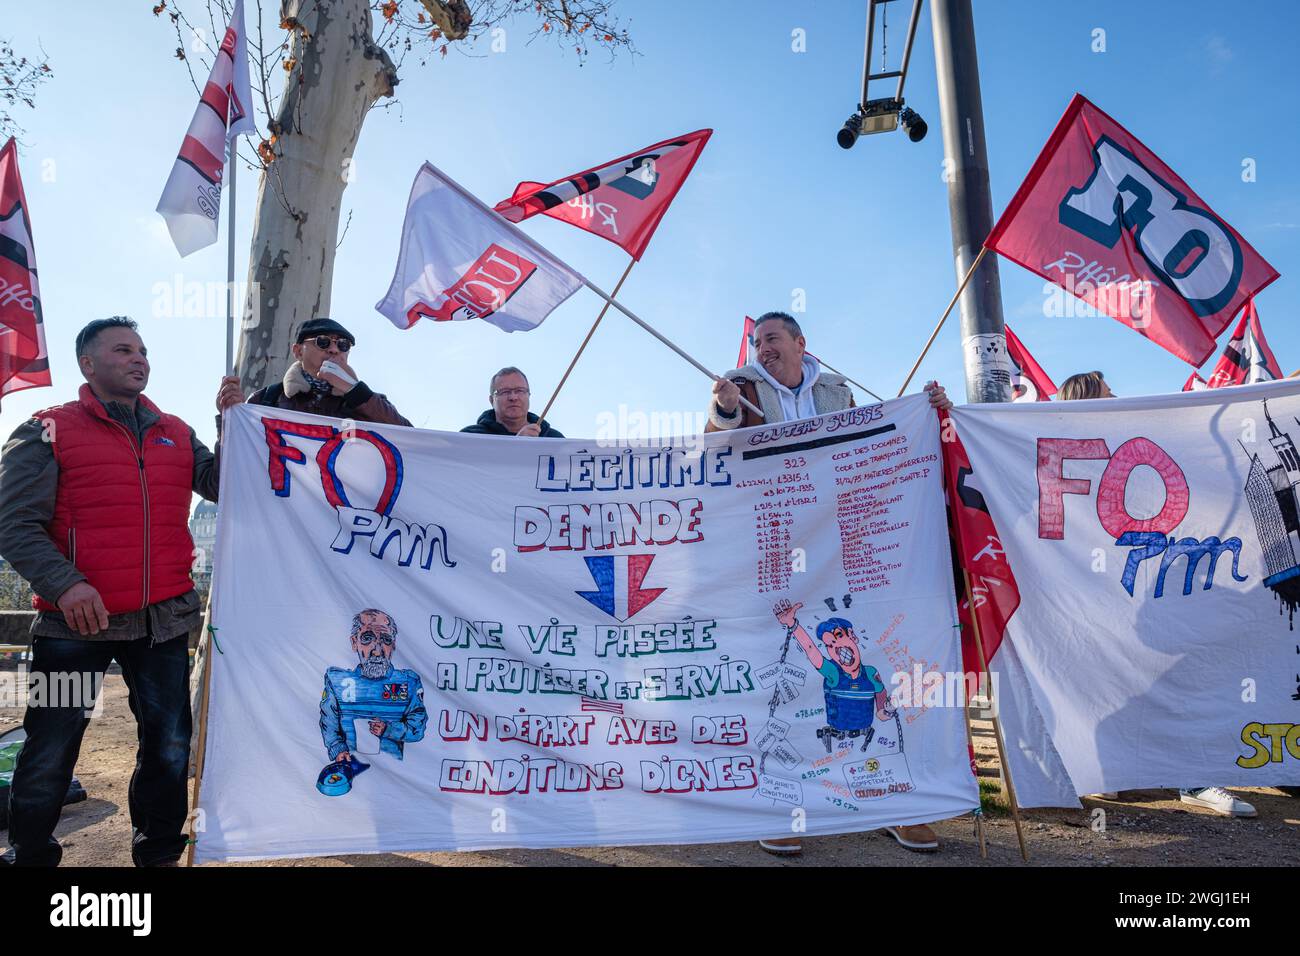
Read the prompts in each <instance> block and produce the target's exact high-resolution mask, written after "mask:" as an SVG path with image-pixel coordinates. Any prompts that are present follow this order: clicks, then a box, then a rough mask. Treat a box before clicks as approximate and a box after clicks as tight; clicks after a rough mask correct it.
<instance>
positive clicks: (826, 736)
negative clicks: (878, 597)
mask: <svg viewBox="0 0 1300 956" xmlns="http://www.w3.org/2000/svg"><path fill="white" fill-rule="evenodd" d="M801 607H803V605H802V604H793V605H792V604H791V603H790V602H789V601H786V600H781V601H778V602H777V603H776V605H775V606H774V607H773V608H772V613H773V614H775V615H776V619H777V620H778V621H780V622H781V623H782V624H784V625H785V628H786V631H787V633H789V634H791V635H792V636H793V637H794V639H795V640H796V641H798V642H799V646H800V647H802V648H803V652H804V653H805V654H806V655H808V660H809V662H810V663H811V664H812V666H813V667H815V668H816V669H817V671H818V673H820V674H821V675H822V682H823V683H822V690H823V692H824V694H825V695H826V724H827V726H825V727H823V728H822V729H820V730H818V731H817V736H818V737H819V738H821V740H822V742H823V743H824V744H825V745H826V752H827V753H830V751H831V742H832V741H834V740H843V739H846V738H854V737H863V738H864V740H863V741H862V749H863V750H864V751H865V750H866V749H867V746H868V745H869V744H870V743H871V739H872V737H874V736H875V733H876V728H875V727H873V726H872V724H873V722H874V718H875V717H879V718H880V719H881V720H889V719H890V718H891V717H893V716H894V711H893V709H892V708H890V706H889V693H888V691H886V690H885V684H884V681H882V680H881V679H880V673H879V672H878V671H877V670H876V669H875V668H874V667H872V666H870V665H869V664H863V663H862V655H861V654H860V653H859V651H858V639H857V637H856V636H855V635H854V633H853V624H852V623H851V622H849V621H847V620H845V619H844V618H842V617H832V618H829V619H827V620H825V621H822V622H821V623H820V624H818V625H817V638H818V640H820V641H821V643H822V647H824V648H825V653H823V652H822V650H821V648H819V647H818V646H817V645H816V644H815V643H814V642H813V639H812V638H811V637H809V636H808V632H807V631H806V630H804V627H803V625H802V624H800V623H799V621H798V619H797V618H796V617H795V614H797V613H798V611H799V609H800V608H801Z"/></svg>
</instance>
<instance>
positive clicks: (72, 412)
mask: <svg viewBox="0 0 1300 956" xmlns="http://www.w3.org/2000/svg"><path fill="white" fill-rule="evenodd" d="M135 329H136V325H135V323H134V322H132V321H131V320H130V319H127V318H123V317H121V316H115V317H113V318H110V319H101V320H98V321H95V322H91V323H90V324H89V325H87V326H86V327H85V328H84V329H82V330H81V332H80V334H78V336H77V361H78V363H79V364H80V366H81V372H82V374H83V375H84V376H85V377H86V384H85V385H83V386H81V391H80V393H79V395H78V398H77V400H76V401H75V402H68V403H66V404H64V405H58V406H55V407H54V408H48V409H46V410H44V411H41V412H37V413H36V414H35V415H34V416H33V417H32V418H31V419H30V420H29V421H27V422H26V423H24V424H23V425H21V426H19V427H18V429H17V430H16V431H15V432H14V434H13V436H12V437H11V438H10V439H9V441H8V443H7V444H6V445H5V446H4V452H3V455H2V456H0V556H3V557H4V559H5V560H6V561H8V562H9V563H10V564H11V565H13V567H14V569H15V570H16V571H17V572H18V573H19V574H20V575H22V576H23V578H25V579H26V580H27V581H28V582H29V583H30V584H31V586H32V590H33V592H34V593H35V598H34V600H33V603H34V604H35V606H36V611H37V614H36V619H35V621H34V622H33V624H32V662H31V672H30V689H29V696H28V704H27V711H26V713H25V714H24V716H23V729H24V730H25V731H26V732H27V741H26V743H25V744H24V745H23V749H22V750H21V751H20V752H19V756H18V763H17V766H16V767H15V768H14V777H13V784H12V788H11V790H10V796H9V843H10V847H11V848H10V850H9V851H8V852H7V853H6V854H4V856H3V857H0V865H4V864H10V865H19V866H25V865H33V866H41V865H47V866H53V865H57V864H58V862H59V859H60V858H61V856H62V850H61V848H60V847H59V844H58V841H57V840H55V839H54V836H53V834H54V827H55V824H57V823H58V821H59V812H60V809H61V808H62V805H63V798H64V795H65V794H66V793H67V790H68V784H69V783H70V782H71V780H72V771H73V768H74V767H75V765H76V762H77V755H78V753H79V751H80V749H81V738H82V735H83V734H84V733H85V730H86V725H87V723H88V721H89V714H90V711H91V709H92V708H93V707H94V705H95V697H96V696H97V695H98V693H99V689H100V686H101V684H102V682H103V677H104V672H105V670H106V669H107V668H108V666H109V664H110V663H111V662H112V661H114V660H116V661H117V662H118V664H120V665H121V668H122V676H123V678H124V679H125V681H126V686H127V690H128V692H129V695H130V704H131V712H132V713H133V714H134V715H135V717H136V720H137V721H138V722H139V725H140V726H139V737H140V747H139V750H138V751H137V754H136V768H135V774H134V775H133V776H132V778H131V789H130V793H129V802H130V811H131V826H132V828H133V830H134V839H133V842H132V848H131V856H132V859H133V860H134V861H135V863H136V865H137V866H157V865H170V864H174V863H175V862H176V861H177V860H178V859H179V858H180V855H181V852H182V850H184V848H185V834H184V826H185V817H186V812H187V809H188V800H187V794H186V778H187V774H188V765H189V745H190V706H189V655H188V646H187V644H188V642H187V641H186V635H187V634H188V633H189V632H190V630H191V629H193V627H194V626H196V624H197V622H198V619H199V614H200V602H199V597H198V595H197V594H196V593H195V591H194V583H193V581H192V580H191V579H190V567H191V565H192V564H193V561H194V554H193V551H194V543H193V541H191V539H190V534H189V525H188V521H189V513H190V495H191V492H198V493H199V494H200V495H202V496H203V497H205V498H207V499H209V500H210V501H216V500H217V473H218V472H217V460H216V456H215V455H213V453H212V452H210V451H208V449H207V448H205V447H204V446H203V444H202V443H201V442H200V441H199V440H198V439H197V438H196V437H195V436H194V431H193V429H191V428H190V427H189V426H188V425H186V424H185V423H184V422H183V421H181V420H180V419H179V418H177V417H176V416H175V415H168V414H166V413H165V412H161V411H159V410H158V408H157V407H156V406H155V405H154V404H153V403H152V402H151V401H149V399H147V398H145V397H144V394H143V392H144V388H145V385H146V384H147V383H148V381H149V360H148V358H147V351H146V349H145V347H144V342H143V341H141V339H140V336H139V335H138V334H136V331H135ZM38 688H40V689H42V690H43V692H42V693H37V690H38Z"/></svg>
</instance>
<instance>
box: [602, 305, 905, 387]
mask: <svg viewBox="0 0 1300 956" xmlns="http://www.w3.org/2000/svg"><path fill="white" fill-rule="evenodd" d="M614 294H615V295H617V294H618V292H617V290H615V293H614ZM817 361H818V362H820V363H821V366H822V368H824V369H826V370H827V371H828V372H834V373H835V374H836V375H844V373H843V372H841V371H840V370H839V369H837V368H836V367H835V366H834V365H832V364H830V362H826V361H823V360H822V359H820V358H819V359H817ZM844 381H846V382H852V384H854V385H856V386H857V387H858V388H860V389H862V390H863V391H864V392H866V393H867V394H868V395H870V396H871V397H872V398H874V399H875V400H876V401H878V402H883V401H884V399H883V398H881V397H880V396H879V395H877V394H876V393H875V392H873V391H872V390H871V389H869V388H867V386H865V385H863V384H862V383H861V382H858V381H854V380H853V379H851V378H849V377H848V376H847V375H844Z"/></svg>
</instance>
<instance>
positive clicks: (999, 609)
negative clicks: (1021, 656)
mask: <svg viewBox="0 0 1300 956" xmlns="http://www.w3.org/2000/svg"><path fill="white" fill-rule="evenodd" d="M939 423H940V433H941V434H942V435H943V436H945V447H944V454H943V477H944V487H945V489H946V491H947V495H948V519H949V523H950V524H951V526H952V542H953V548H954V549H955V550H956V557H957V562H958V567H959V568H960V569H961V570H964V571H966V573H967V574H969V575H970V597H969V598H968V597H967V595H966V594H965V593H964V588H963V593H962V594H961V595H960V597H959V598H958V600H957V612H958V615H959V617H960V620H961V655H962V666H963V667H964V668H965V670H966V672H967V673H979V671H980V670H981V668H980V659H979V651H978V650H977V649H976V645H975V628H974V626H973V624H972V618H971V613H972V608H971V603H972V599H973V601H974V605H975V606H974V609H973V610H974V614H975V616H976V617H977V618H978V619H979V630H980V637H981V638H982V643H983V645H984V659H985V660H986V661H992V660H993V655H994V654H995V653H996V652H997V649H998V648H999V647H1000V646H1001V645H1002V638H1003V636H1004V634H1005V633H1006V629H1007V621H1009V620H1010V619H1011V615H1012V614H1014V613H1015V612H1016V608H1018V607H1019V606H1020V588H1019V587H1018V586H1017V584H1016V576H1015V575H1014V574H1012V573H1011V566H1010V565H1009V564H1007V556H1006V554H1005V553H1004V552H1003V550H1002V541H1001V539H1000V538H999V537H998V529H997V528H996V527H995V526H994V524H993V517H992V516H991V515H990V514H989V509H988V505H987V504H985V502H984V495H983V494H982V493H981V492H980V490H979V488H978V486H977V484H976V481H975V473H974V469H972V468H971V464H970V459H969V458H968V457H967V456H966V449H965V447H964V446H963V445H962V443H961V439H960V438H958V437H957V433H956V431H955V429H954V426H953V423H952V419H950V418H949V417H948V415H947V414H946V413H940V415H939ZM948 438H951V441H948V440H947V439H948Z"/></svg>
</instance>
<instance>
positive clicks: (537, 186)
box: [493, 129, 713, 260]
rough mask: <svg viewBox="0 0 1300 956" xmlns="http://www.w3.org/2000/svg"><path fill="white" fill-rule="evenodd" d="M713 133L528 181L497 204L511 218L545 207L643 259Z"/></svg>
mask: <svg viewBox="0 0 1300 956" xmlns="http://www.w3.org/2000/svg"><path fill="white" fill-rule="evenodd" d="M712 135H713V130H711V129H701V130H696V131H695V132H694V133H687V134H686V135H685V136H678V137H676V138H675V139H666V140H664V141H663V142H661V143H655V144H654V145H653V146H647V147H646V148H645V149H642V150H639V151H637V152H635V153H628V154H627V155H626V156H620V157H619V158H618V159H615V160H613V161H611V162H609V163H606V164H605V165H603V166H597V167H593V168H592V169H587V170H584V171H583V172H580V173H575V174H574V175H572V176H568V177H566V178H564V179H557V180H555V181H554V182H550V183H533V182H523V183H520V184H519V185H518V186H516V187H515V191H514V194H513V195H512V196H511V197H510V198H509V199H503V200H502V201H501V202H499V203H497V204H496V206H494V207H493V208H494V209H495V210H496V211H497V212H499V213H501V215H502V216H504V217H505V218H506V219H508V220H509V221H510V222H522V221H523V220H525V219H527V218H529V217H530V216H535V215H537V214H538V213H545V214H546V215H548V216H551V217H552V218H554V219H559V220H562V221H563V222H567V223H570V224H572V225H574V226H577V227H578V228H579V229H585V230H587V231H588V232H591V233H595V234H596V235H598V236H601V237H602V238H604V239H608V240H609V241H610V242H612V243H614V244H615V245H618V246H621V247H622V248H623V250H624V251H626V252H627V254H628V255H630V256H631V257H632V258H633V259H638V260H639V259H640V258H641V255H642V254H643V253H644V252H645V248H646V246H647V245H649V243H650V237H651V236H652V235H654V231H655V229H656V228H658V226H659V220H661V219H663V217H664V213H666V212H667V211H668V206H669V204H670V203H671V202H672V201H673V197H675V196H676V195H677V190H679V189H681V188H682V183H684V182H685V181H686V177H687V176H688V175H689V174H690V172H691V169H692V168H693V167H694V166H695V161H696V160H697V159H699V157H700V153H701V152H702V151H703V149H704V144H705V143H707V142H708V141H709V137H710V136H712Z"/></svg>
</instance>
